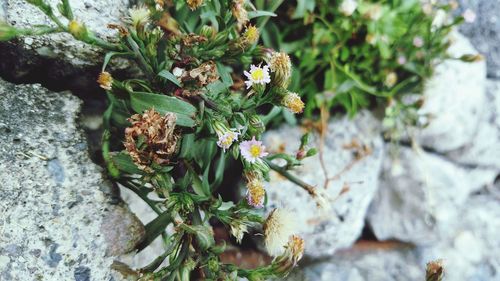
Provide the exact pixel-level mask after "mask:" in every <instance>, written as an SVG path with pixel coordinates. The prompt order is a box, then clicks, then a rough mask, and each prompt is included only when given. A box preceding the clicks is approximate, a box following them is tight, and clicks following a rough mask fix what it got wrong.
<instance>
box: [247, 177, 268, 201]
mask: <svg viewBox="0 0 500 281" xmlns="http://www.w3.org/2000/svg"><path fill="white" fill-rule="evenodd" d="M265 197H266V190H265V189H264V181H263V180H262V178H261V177H253V178H252V177H250V178H249V179H248V183H247V202H248V205H250V206H253V207H255V208H262V207H264V199H265Z"/></svg>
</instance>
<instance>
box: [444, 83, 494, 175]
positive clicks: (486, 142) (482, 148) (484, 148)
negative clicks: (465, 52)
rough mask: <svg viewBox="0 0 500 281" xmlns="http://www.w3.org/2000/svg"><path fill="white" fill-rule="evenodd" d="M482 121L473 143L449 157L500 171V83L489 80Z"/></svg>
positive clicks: (460, 161)
mask: <svg viewBox="0 0 500 281" xmlns="http://www.w3.org/2000/svg"><path fill="white" fill-rule="evenodd" d="M481 112H482V113H481V120H480V123H479V126H478V127H477V129H476V132H475V134H474V138H473V139H472V142H471V143H470V144H468V145H467V146H465V147H462V148H461V149H458V150H454V151H451V152H449V153H448V155H447V157H449V158H450V159H453V160H454V161H456V162H459V163H463V164H466V165H477V166H482V167H491V168H496V169H498V170H499V171H500V82H499V81H495V80H488V83H487V91H486V100H485V102H484V105H483V109H482V110H481Z"/></svg>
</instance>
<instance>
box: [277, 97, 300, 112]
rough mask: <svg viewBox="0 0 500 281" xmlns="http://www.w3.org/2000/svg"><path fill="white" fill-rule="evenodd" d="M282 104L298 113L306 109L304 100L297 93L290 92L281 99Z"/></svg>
mask: <svg viewBox="0 0 500 281" xmlns="http://www.w3.org/2000/svg"><path fill="white" fill-rule="evenodd" d="M281 104H282V105H283V106H284V107H286V108H288V109H289V110H290V111H291V112H293V113H296V114H297V113H301V112H302V111H303V110H304V102H303V101H302V100H301V99H300V96H299V95H298V94H297V93H292V92H288V93H287V94H286V95H285V96H284V97H283V99H282V100H281Z"/></svg>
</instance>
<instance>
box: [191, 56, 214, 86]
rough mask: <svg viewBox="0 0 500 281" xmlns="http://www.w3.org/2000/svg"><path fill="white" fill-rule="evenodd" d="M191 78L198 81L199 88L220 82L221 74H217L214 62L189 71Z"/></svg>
mask: <svg viewBox="0 0 500 281" xmlns="http://www.w3.org/2000/svg"><path fill="white" fill-rule="evenodd" d="M189 77H190V78H191V79H194V80H197V84H198V86H200V87H203V86H205V85H207V84H210V83H212V82H215V81H217V80H219V73H218V72H217V66H216V65H215V63H214V62H213V61H207V62H204V63H202V64H201V65H200V66H198V67H197V68H194V69H191V70H190V71H189Z"/></svg>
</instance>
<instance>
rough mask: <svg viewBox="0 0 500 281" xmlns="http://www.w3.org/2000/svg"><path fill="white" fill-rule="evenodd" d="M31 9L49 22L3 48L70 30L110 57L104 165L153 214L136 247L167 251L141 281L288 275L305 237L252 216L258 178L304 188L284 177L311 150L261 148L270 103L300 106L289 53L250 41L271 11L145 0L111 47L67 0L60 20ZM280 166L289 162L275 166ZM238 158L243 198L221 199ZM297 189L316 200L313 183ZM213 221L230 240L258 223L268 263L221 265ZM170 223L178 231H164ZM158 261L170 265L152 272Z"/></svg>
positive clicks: (258, 198)
mask: <svg viewBox="0 0 500 281" xmlns="http://www.w3.org/2000/svg"><path fill="white" fill-rule="evenodd" d="M27 2H29V3H31V4H33V5H35V6H36V7H38V8H39V9H40V10H41V11H42V12H43V13H44V14H45V15H46V16H48V17H49V18H50V19H52V21H53V23H54V25H53V26H36V27H33V28H31V29H29V28H28V29H17V28H15V27H13V26H10V25H8V24H6V23H2V25H1V29H0V37H1V38H2V39H3V40H9V39H12V38H15V37H18V36H24V35H38V34H47V33H54V32H66V33H70V34H71V35H73V37H74V38H76V39H77V40H80V41H83V42H86V43H89V44H92V45H96V46H100V47H102V48H103V49H104V50H106V51H108V53H107V54H106V56H105V59H104V63H103V66H102V72H101V73H100V75H99V77H98V78H97V82H98V83H99V85H100V87H102V88H103V89H104V90H106V94H107V97H108V100H109V107H108V109H107V110H106V112H105V113H104V126H105V133H104V136H103V144H102V150H103V157H104V159H105V162H106V165H107V168H108V171H109V174H110V176H111V177H112V178H113V179H114V180H115V181H117V182H118V183H120V184H122V185H123V186H125V187H127V188H129V189H130V190H132V191H133V192H135V193H136V194H137V195H138V196H140V197H141V198H142V199H143V200H144V201H145V202H146V203H147V204H149V206H150V207H151V209H152V210H153V211H154V212H156V213H157V214H158V217H157V218H156V219H155V220H153V221H152V222H151V223H149V224H148V225H147V226H146V239H145V241H144V242H143V243H142V244H141V245H140V246H139V249H138V250H142V249H143V248H145V247H146V246H148V245H149V243H151V242H152V241H153V240H154V239H155V238H156V237H158V236H160V235H161V236H162V237H163V241H164V243H165V252H164V253H163V254H162V255H161V256H159V257H158V258H157V259H155V260H154V261H153V262H152V263H151V264H150V265H148V266H146V267H144V268H140V269H136V272H137V274H138V276H139V277H140V279H141V280H192V279H197V278H201V279H207V280H237V278H238V277H245V278H248V279H250V280H263V279H267V278H271V277H283V276H286V275H287V274H288V272H290V270H291V269H292V268H293V267H295V266H296V265H297V263H298V261H299V260H300V259H301V257H302V254H303V252H304V241H303V240H302V238H300V237H298V236H297V235H295V233H294V229H293V227H291V225H290V224H291V223H292V222H293V219H292V220H290V219H289V218H293V216H291V215H289V214H287V211H286V210H284V209H277V210H274V211H273V212H271V214H269V215H268V217H267V218H265V217H263V214H262V212H261V211H260V210H259V209H260V208H262V207H263V206H264V204H265V201H266V192H265V185H266V183H265V182H266V180H268V179H269V171H270V170H271V169H275V170H276V171H278V172H280V173H283V174H284V175H285V176H287V177H289V178H290V179H291V180H294V181H295V182H300V181H298V180H297V179H294V178H293V176H291V175H290V174H288V173H286V170H287V169H289V168H292V167H294V166H296V165H300V163H301V162H300V161H301V160H302V159H303V158H305V157H308V156H312V155H314V153H315V151H314V150H313V149H311V150H307V149H305V147H306V145H307V137H304V138H303V139H302V144H301V147H300V150H301V151H302V153H301V154H300V157H299V158H297V156H296V155H287V154H277V155H270V154H269V153H268V152H267V151H266V147H265V145H264V144H263V143H262V141H260V140H259V139H260V138H261V135H262V133H264V131H265V123H266V122H267V121H268V120H269V118H270V116H264V115H261V114H262V113H266V112H267V111H268V109H269V107H273V106H274V107H276V108H285V109H286V110H288V111H290V112H291V113H300V112H302V110H303V107H304V103H303V102H302V100H301V99H300V97H299V95H298V94H296V93H293V92H290V91H289V90H288V89H287V87H288V85H289V83H290V79H291V71H292V67H291V62H290V59H289V57H288V55H287V54H286V53H282V52H276V51H274V50H272V49H266V48H263V47H262V46H259V45H257V42H258V40H259V32H260V31H259V28H257V27H256V26H255V25H254V24H253V23H252V22H251V20H252V19H254V18H260V17H269V16H272V15H273V13H271V12H268V11H260V10H255V9H251V7H252V4H251V3H250V2H248V1H240V0H234V1H218V0H212V1H202V0H200V1H194V0H186V1H174V2H173V3H172V2H164V1H161V0H156V1H147V3H146V5H142V6H137V7H134V8H132V9H130V10H129V17H128V18H127V19H126V21H125V22H122V23H120V22H118V23H110V24H109V26H108V27H109V28H112V29H115V30H116V31H117V36H116V38H114V39H113V40H109V41H106V40H103V39H101V38H98V37H97V36H95V35H94V34H93V33H92V31H91V30H89V29H88V28H87V27H86V25H85V23H84V22H80V21H79V20H78V18H77V17H76V16H74V15H73V13H72V10H71V7H70V4H69V2H68V0H62V1H61V3H60V4H59V5H58V6H57V9H58V11H59V14H60V15H62V17H58V16H57V15H56V13H55V10H54V7H51V6H50V5H49V4H47V3H46V2H45V1H44V0H27ZM172 14H174V15H175V18H174V17H172V16H171V15H172ZM116 57H121V58H125V59H129V60H130V61H131V62H132V63H135V64H136V65H137V66H138V67H139V68H140V70H141V72H140V73H137V75H136V76H134V77H128V78H127V79H117V78H116V77H114V76H113V74H112V73H110V72H109V71H108V70H107V66H108V63H109V62H110V60H112V59H113V58H116ZM266 108H267V109H266ZM297 149H299V148H297ZM277 158H281V159H284V160H285V161H284V162H285V163H286V165H285V166H278V165H276V164H272V165H271V164H270V162H269V161H270V160H271V159H277ZM235 162H236V163H240V164H239V165H241V166H242V169H243V174H242V178H244V179H245V181H246V183H247V192H246V198H244V199H242V200H241V201H239V202H231V201H224V200H223V199H222V198H221V196H220V195H219V193H218V187H219V186H220V185H221V183H222V181H223V178H224V176H225V170H226V169H225V168H226V165H227V164H228V163H235ZM284 171H285V172H284ZM302 185H303V187H304V188H307V189H308V191H309V192H310V194H311V195H312V196H314V197H317V195H316V194H315V193H314V189H312V187H310V186H305V185H304V184H302ZM152 194H154V196H151V195H152ZM152 198H155V199H152ZM318 199H319V198H318ZM287 218H288V219H287ZM211 222H217V223H220V224H222V225H224V226H225V227H226V229H227V230H228V232H229V233H231V234H232V236H234V237H235V239H236V241H237V242H241V240H242V238H243V236H244V235H245V233H247V232H248V231H249V228H252V227H259V226H260V227H262V229H263V234H264V240H265V245H266V246H267V247H268V251H269V253H270V254H271V255H272V256H273V257H274V259H273V261H272V262H271V264H269V265H268V266H265V267H262V268H256V269H241V268H238V267H237V266H235V265H232V264H224V263H222V262H221V260H220V258H219V255H220V254H221V253H222V252H224V249H225V245H224V244H216V242H215V239H214V232H213V230H212V226H211ZM169 225H173V227H174V231H173V232H171V233H170V234H168V233H167V232H166V228H167V226H169ZM165 260H168V266H165V267H163V268H159V266H160V265H161V264H162V262H163V261H165Z"/></svg>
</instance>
